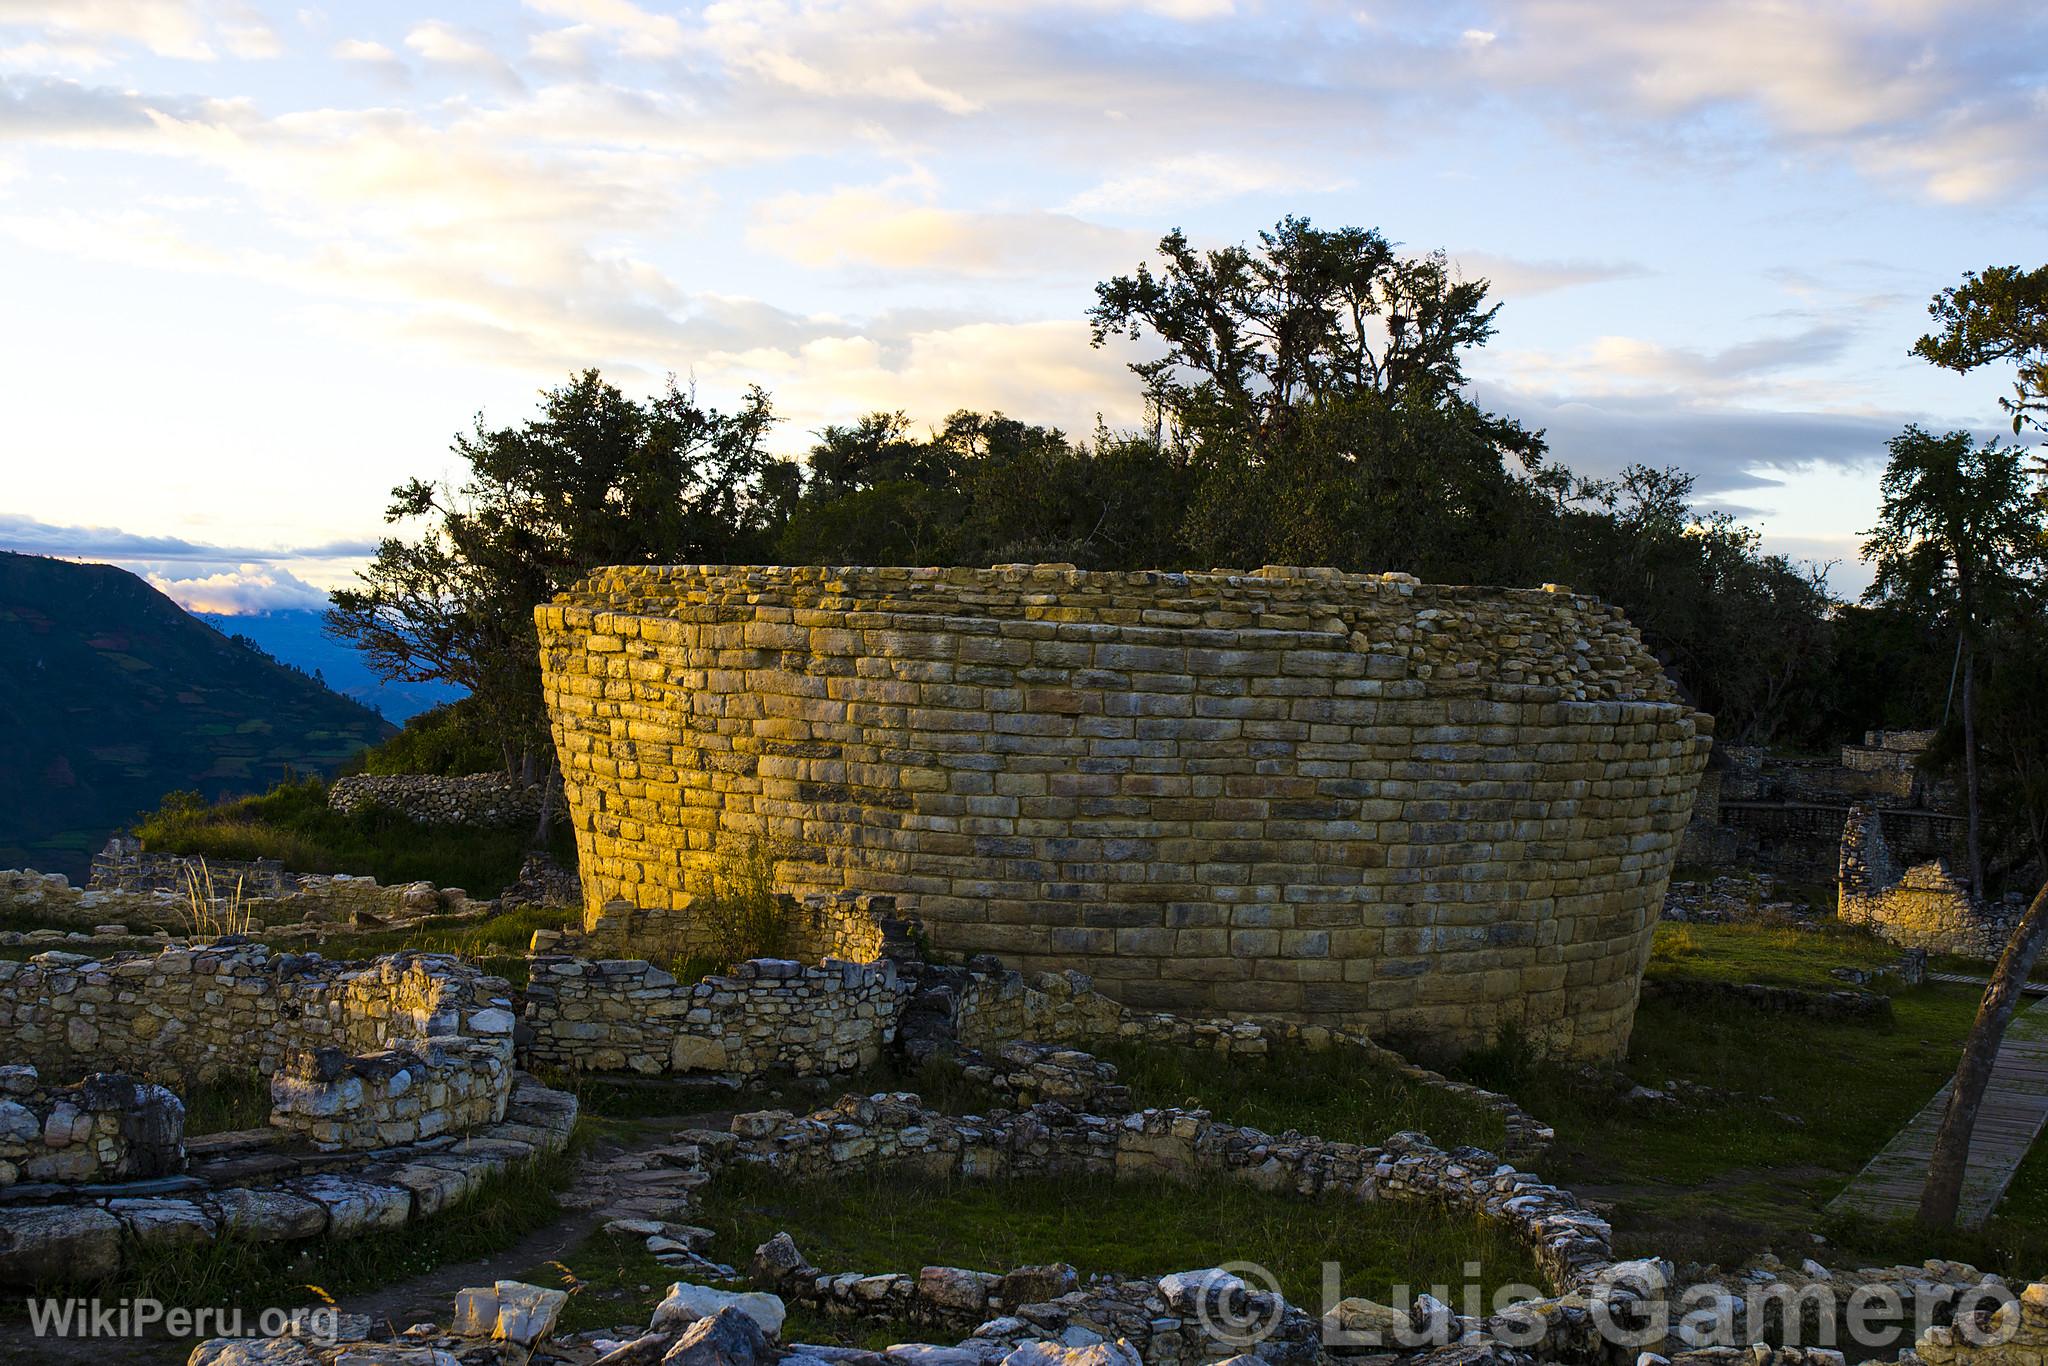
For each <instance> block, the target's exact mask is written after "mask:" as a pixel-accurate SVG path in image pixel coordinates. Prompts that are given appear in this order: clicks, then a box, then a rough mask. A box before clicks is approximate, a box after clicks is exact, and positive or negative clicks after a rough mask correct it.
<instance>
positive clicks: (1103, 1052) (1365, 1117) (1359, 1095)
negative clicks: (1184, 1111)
mask: <svg viewBox="0 0 2048 1366" xmlns="http://www.w3.org/2000/svg"><path fill="white" fill-rule="evenodd" d="M1095 1051H1096V1053H1097V1056H1099V1057H1101V1058H1103V1059H1104V1060H1105V1061H1108V1062H1112V1063H1115V1064H1116V1066H1117V1070H1118V1073H1119V1078H1120V1080H1122V1081H1124V1082H1125V1083H1126V1084H1128V1085H1129V1086H1130V1088H1131V1092H1132V1095H1133V1096H1134V1097H1135V1098H1136V1100H1137V1101H1138V1103H1139V1104H1140V1105H1160V1106H1166V1105H1188V1104H1190V1103H1192V1104H1193V1105H1194V1106H1196V1107H1199V1108H1201V1109H1205V1110H1208V1111H1210V1112H1211V1113H1213V1114H1214V1115H1215V1116H1216V1117H1217V1118H1218V1119H1221V1120H1225V1121H1227V1122H1229V1123H1232V1124H1248V1125H1250V1126H1252V1127H1253V1128H1256V1129H1264V1130H1266V1131H1267V1132H1269V1133H1278V1132H1281V1131H1283V1130H1287V1129H1297V1130H1300V1131H1301V1132H1302V1133H1305V1134H1316V1135H1319V1136H1321V1137H1323V1138H1335V1139H1343V1140H1345V1141H1347V1142H1352V1143H1378V1142H1380V1141H1382V1140H1383V1139H1385V1138H1387V1137H1388V1136H1389V1135H1391V1134H1396V1133H1400V1132H1401V1131H1402V1130H1404V1129H1412V1130H1419V1131H1420V1132H1422V1133H1425V1134H1428V1135H1429V1136H1430V1138H1431V1139H1432V1140H1434V1141H1435V1142H1436V1143H1437V1144H1438V1145H1439V1146H1442V1147H1456V1146H1458V1145H1460V1144H1472V1145H1473V1146H1476V1147H1481V1148H1485V1149H1487V1150H1488V1151H1490V1152H1499V1151H1500V1149H1501V1146H1502V1144H1503V1143H1505V1141H1506V1139H1507V1130H1506V1127H1505V1126H1504V1125H1503V1124H1502V1122H1501V1119H1500V1117H1499V1116H1498V1115H1495V1114H1493V1113H1492V1112H1491V1111H1488V1110H1485V1109H1482V1108H1481V1107H1479V1106H1477V1105H1474V1104H1472V1103H1471V1102H1469V1101H1464V1100H1460V1099H1458V1098H1457V1097H1454V1096H1447V1095H1445V1094H1444V1093H1443V1092H1442V1091H1439V1090H1435V1089H1432V1088H1430V1087H1426V1086H1422V1085H1420V1084H1418V1083H1416V1082H1413V1081H1409V1080H1408V1079H1407V1078H1405V1077H1401V1076H1398V1075H1396V1074H1395V1073H1393V1072H1391V1071H1389V1070H1387V1069H1386V1068H1383V1067H1379V1066H1376V1065H1374V1064H1373V1063H1371V1062H1370V1061H1368V1060H1366V1059H1364V1058H1361V1057H1359V1056H1358V1055H1356V1054H1352V1053H1345V1052H1339V1051H1337V1050H1334V1049H1330V1050H1324V1051H1321V1052H1310V1051H1309V1050H1307V1049H1298V1048H1296V1049H1283V1050H1281V1051H1279V1052H1277V1053H1275V1054H1273V1055H1271V1056H1269V1057H1265V1058H1233V1059H1231V1060H1230V1061H1229V1063H1228V1064H1225V1063H1224V1062H1222V1061H1221V1060H1220V1059H1219V1058H1218V1056H1217V1055H1216V1054H1215V1053H1214V1052H1211V1051H1209V1050H1206V1049H1193V1048H1147V1047H1142V1046H1137V1045H1131V1044H1111V1045H1103V1046H1100V1047H1098V1048H1097V1049H1096V1050H1095Z"/></svg>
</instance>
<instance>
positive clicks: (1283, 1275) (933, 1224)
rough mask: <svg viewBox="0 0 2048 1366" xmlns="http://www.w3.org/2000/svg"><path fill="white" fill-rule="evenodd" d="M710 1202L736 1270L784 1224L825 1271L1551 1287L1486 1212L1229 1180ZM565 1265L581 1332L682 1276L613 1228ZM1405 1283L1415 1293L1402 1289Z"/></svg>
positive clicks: (832, 1331)
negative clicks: (1199, 1270)
mask: <svg viewBox="0 0 2048 1366" xmlns="http://www.w3.org/2000/svg"><path fill="white" fill-rule="evenodd" d="M698 1200H699V1204H698V1208H697V1210H696V1212H695V1213H694V1214H693V1215H692V1216H691V1217H692V1221H693V1222H696V1223H699V1224H702V1225H703V1226H705V1227H706V1228H709V1229H711V1230H713V1231H714V1232H715V1233H716V1234H717V1239H716V1241H715V1242H714V1243H713V1245H712V1255H714V1256H716V1257H717V1258H718V1259H719V1260H721V1261H725V1262H727V1263H730V1264H732V1265H735V1266H744V1265H745V1263H746V1260H747V1258H748V1257H749V1256H751V1255H752V1253H753V1250H754V1249H755V1248H756V1247H758V1246H759V1245H760V1244H762V1243H764V1242H766V1241H768V1239H770V1238H771V1237H773V1236H774V1235H775V1234H777V1233H779V1232H783V1231H785V1230H786V1231H788V1232H789V1233H790V1235H791V1236H792V1237H794V1238H795V1239H796V1243H797V1246H798V1248H800V1249H801V1250H802V1251H803V1253H804V1255H805V1257H807V1258H808V1259H809V1260H810V1261H811V1262H812V1263H814V1264H815V1265H816V1266H817V1267H818V1268H819V1269H820V1270H822V1271H827V1272H842V1271H862V1272H867V1273H871V1274H872V1273H879V1272H904V1273H909V1274H915V1273H916V1271H917V1270H918V1269H919V1268H920V1267H924V1266H959V1267H967V1268H970V1269H974V1270H981V1271H1007V1270H1009V1269H1011V1268H1013V1267H1018V1266H1027V1265H1032V1264H1038V1263H1046V1262H1061V1261H1064V1262H1069V1263H1071V1264H1072V1265H1073V1266H1075V1267H1076V1268H1077V1269H1078V1270H1079V1271H1080V1272H1081V1273H1082V1275H1083V1277H1084V1278H1085V1277H1086V1276H1088V1275H1090V1274H1092V1273H1109V1272H1119V1273H1124V1274H1128V1275H1134V1276H1155V1275H1161V1274H1164V1273H1166V1272H1169V1271H1185V1270H1189V1269H1192V1268H1196V1267H1205V1266H1214V1265H1217V1264H1219V1263H1223V1262H1245V1261H1249V1262H1253V1263H1256V1264H1258V1265H1260V1266H1263V1267H1265V1268H1266V1269H1267V1270H1268V1271H1269V1272H1271V1273H1272V1276H1273V1278H1274V1280H1275V1282H1276V1283H1277V1284H1278V1285H1279V1286H1280V1288H1281V1290H1282V1291H1283V1292H1284V1293H1285V1294H1286V1296H1287V1298H1288V1299H1289V1300H1290V1301H1291V1302H1293V1303H1295V1304H1297V1305H1302V1306H1305V1307H1315V1306H1319V1305H1320V1304H1321V1303H1322V1299H1323V1276H1324V1265H1325V1263H1333V1264H1335V1265H1336V1267H1337V1268H1339V1271H1340V1279H1341V1285H1342V1288H1343V1293H1344V1294H1348V1295H1366V1296H1370V1297H1371V1298H1373V1299H1378V1300H1383V1301H1385V1300H1395V1301H1397V1302H1400V1303H1406V1302H1407V1300H1408V1299H1409V1298H1412V1293H1414V1292H1420V1291H1422V1290H1424V1289H1426V1288H1429V1287H1432V1286H1438V1285H1442V1286H1463V1285H1464V1284H1465V1282H1466V1280H1467V1277H1466V1276H1465V1274H1464V1272H1465V1267H1466V1265H1467V1264H1468V1263H1474V1262H1476V1263H1478V1264H1479V1266H1480V1268H1481V1270H1480V1274H1479V1278H1478V1279H1479V1281H1480V1283H1481V1284H1482V1285H1483V1286H1484V1288H1485V1291H1486V1293H1487V1294H1488V1295H1489V1296H1490V1295H1491V1294H1492V1292H1493V1291H1494V1290H1495V1289H1497V1288H1499V1287H1501V1286H1526V1287H1540V1286H1541V1283H1542V1282H1541V1277H1540V1275H1539V1273H1538V1271H1537V1269H1536V1266H1535V1264H1534V1262H1533V1261H1532V1260H1531V1258H1530V1256H1529V1253H1528V1250H1527V1249H1526V1248H1525V1247H1523V1246H1522V1245H1521V1244H1520V1243H1519V1242H1518V1241H1517V1240H1516V1239H1515V1238H1514V1237H1513V1236H1512V1235H1510V1234H1508V1233H1506V1232H1504V1231H1502V1230H1501V1229H1499V1228H1497V1227H1495V1226H1492V1225H1488V1224H1484V1223H1482V1222H1481V1221H1480V1220H1479V1219H1477V1218H1476V1217H1447V1216H1446V1215H1445V1214H1444V1212H1443V1211H1442V1210H1441V1209H1438V1208H1436V1207H1434V1206H1426V1205H1404V1204H1394V1203H1390V1202H1380V1203H1374V1204H1359V1203H1356V1202H1354V1201H1345V1200H1312V1199H1309V1198H1306V1197H1303V1196H1299V1195H1294V1194H1291V1193H1281V1192H1268V1191H1262V1190H1258V1189H1255V1188H1253V1187H1251V1186H1249V1185H1246V1184H1244V1183H1241V1182H1236V1181H1230V1180H1220V1179H1217V1180H1204V1181H1201V1182H1198V1183H1195V1184H1191V1185H1183V1184H1179V1183H1175V1182H1169V1181H1165V1180H1156V1179H1155V1180H1136V1179H1132V1180H1121V1181H1119V1180H1114V1179H1112V1178H1109V1177H1087V1178H1051V1177H1014V1178H1007V1179H1000V1180H991V1181H966V1180H940V1179H935V1178H931V1177H924V1176H918V1175H915V1174H912V1173H909V1172H902V1171H893V1172H892V1171H887V1170H874V1171H869V1172H864V1173H856V1174H851V1175H847V1176H843V1177H841V1178H839V1179H836V1180H833V1181H830V1182H792V1181H789V1180H788V1179H786V1178H784V1177H780V1176H777V1175H775V1174H773V1173H770V1172H766V1171H759V1170H755V1169H750V1168H738V1169H734V1170H729V1171H727V1172H725V1173H724V1174H722V1175H721V1176H720V1177H719V1178H718V1180H716V1181H714V1182H713V1183H711V1184H710V1185H709V1186H706V1187H705V1188H704V1189H703V1191H701V1192H700V1193H699V1196H698ZM566 1261H567V1264H568V1265H569V1266H570V1268H571V1269H572V1270H574V1271H575V1273H576V1274H577V1275H578V1276H579V1277H582V1278H584V1279H585V1280H586V1281H588V1282H589V1283H590V1285H589V1289H590V1291H591V1292H593V1293H590V1294H588V1295H587V1296H586V1295H579V1296H578V1297H577V1300H576V1301H575V1302H573V1306H572V1312H573V1314H574V1320H575V1322H576V1323H577V1324H578V1325H580V1326H585V1327H599V1326H603V1325H607V1324H612V1323H624V1322H635V1321H637V1322H645V1321H646V1315H647V1313H648V1312H649V1311H650V1310H651V1309H652V1307H653V1304H654V1303H655V1301H656V1300H657V1299H658V1298H659V1296H660V1293H661V1291H662V1290H663V1289H665V1288H666V1286H667V1284H668V1282H670V1281H672V1280H674V1279H676V1278H677V1273H676V1272H674V1271H671V1270H669V1269H667V1268H664V1267H662V1266H661V1265H660V1264H658V1263H656V1262H655V1261H654V1260H653V1258H652V1257H650V1256H648V1255H647V1254H646V1252H645V1251H644V1250H643V1249H642V1248H641V1246H640V1244H639V1241H638V1240H636V1239H622V1238H613V1237H610V1236H607V1235H604V1234H599V1235H596V1236H594V1237H593V1238H591V1239H590V1240H588V1241H587V1242H586V1243H585V1244H584V1245H583V1246H582V1247H581V1248H579V1249H578V1250H577V1251H576V1252H574V1253H572V1254H571V1255H570V1256H569V1257H568V1258H567V1259H566ZM685 1279H688V1277H685ZM641 1286H646V1287H649V1289H648V1290H646V1291H642V1290H640V1289H639V1287H641ZM1403 1286H1406V1287H1410V1290H1411V1293H1409V1294H1408V1295H1405V1296H1404V1294H1403V1292H1402V1290H1401V1289H1400V1287H1403ZM1527 1293H1538V1292H1537V1291H1536V1290H1534V1289H1532V1290H1531V1291H1529V1292H1527ZM918 1331H920V1330H913V1329H911V1328H909V1327H907V1326H904V1325H879V1326H877V1325H869V1324H849V1323H847V1322H846V1321H844V1320H836V1319H824V1318H822V1317H815V1318H810V1319H805V1320H802V1321H800V1322H797V1323H795V1324H792V1325H791V1326H790V1327H789V1328H788V1330H786V1331H785V1333H784V1337H785V1338H786V1339H791V1340H802V1339H806V1338H808V1339H809V1340H814V1341H815V1340H818V1339H819V1336H823V1339H824V1340H826V1341H842V1342H851V1343H853V1344H855V1345H877V1344H878V1343H881V1342H901V1341H915V1340H918V1338H917V1337H916V1336H915V1334H916V1333H917V1332H918ZM924 1331H928V1330H924Z"/></svg>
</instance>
